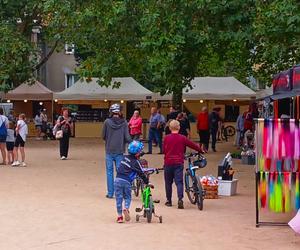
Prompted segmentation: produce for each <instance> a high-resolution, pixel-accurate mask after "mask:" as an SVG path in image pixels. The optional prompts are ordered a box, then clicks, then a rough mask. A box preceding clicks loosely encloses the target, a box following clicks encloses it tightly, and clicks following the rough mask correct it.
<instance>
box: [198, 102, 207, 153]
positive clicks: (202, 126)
mask: <svg viewBox="0 0 300 250" xmlns="http://www.w3.org/2000/svg"><path fill="white" fill-rule="evenodd" d="M197 130H198V134H199V138H200V147H201V148H202V150H203V151H207V150H208V145H209V119H208V110H207V107H203V108H202V110H201V112H200V113H199V114H198V117H197Z"/></svg>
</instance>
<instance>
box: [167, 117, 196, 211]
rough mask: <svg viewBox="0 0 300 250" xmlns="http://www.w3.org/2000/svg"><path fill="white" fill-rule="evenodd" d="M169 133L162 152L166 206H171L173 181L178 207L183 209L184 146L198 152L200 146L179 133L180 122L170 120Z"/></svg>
mask: <svg viewBox="0 0 300 250" xmlns="http://www.w3.org/2000/svg"><path fill="white" fill-rule="evenodd" d="M169 128H170V130H171V134H169V135H167V136H166V137H165V140H164V144H163V152H164V155H165V157H164V177H165V189H166V197H167V202H166V203H165V205H166V206H168V207H171V206H172V184H173V181H175V184H176V187H177V196H178V208H179V209H184V205H183V200H182V199H183V165H184V153H185V148H186V147H189V148H192V149H194V150H196V151H198V152H202V150H201V148H200V147H199V146H198V145H197V144H196V143H193V142H192V141H190V140H189V139H187V137H185V136H183V135H180V134H179V130H180V123H179V122H178V121H176V120H172V121H171V122H170V124H169Z"/></svg>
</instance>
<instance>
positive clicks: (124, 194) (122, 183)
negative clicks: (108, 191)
mask: <svg viewBox="0 0 300 250" xmlns="http://www.w3.org/2000/svg"><path fill="white" fill-rule="evenodd" d="M143 149H144V145H143V143H142V142H140V141H132V142H131V143H130V144H129V145H128V153H129V154H128V155H125V156H124V159H123V160H122V161H121V164H120V166H119V167H118V168H117V176H116V179H115V196H116V206H117V213H118V218H117V222H118V223H122V222H123V214H124V216H125V220H126V221H129V220H130V215H129V208H130V203H131V184H132V182H133V180H134V179H135V178H136V175H138V176H139V177H140V178H141V179H142V180H143V182H144V183H145V184H148V182H149V181H148V178H147V176H146V175H145V173H144V171H143V168H142V165H141V163H140V162H139V157H140V155H141V153H142V151H143ZM123 200H124V201H125V208H124V209H123Z"/></svg>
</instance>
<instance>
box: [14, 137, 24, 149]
mask: <svg viewBox="0 0 300 250" xmlns="http://www.w3.org/2000/svg"><path fill="white" fill-rule="evenodd" d="M24 146H25V142H24V140H23V138H22V137H21V136H20V135H17V138H16V141H15V147H17V148H18V147H22V148H23V147H24Z"/></svg>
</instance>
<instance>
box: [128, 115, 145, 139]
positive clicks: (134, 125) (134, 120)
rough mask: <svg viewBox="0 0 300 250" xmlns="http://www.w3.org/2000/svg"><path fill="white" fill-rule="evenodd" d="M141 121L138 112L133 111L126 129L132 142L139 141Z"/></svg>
mask: <svg viewBox="0 0 300 250" xmlns="http://www.w3.org/2000/svg"><path fill="white" fill-rule="evenodd" d="M142 126H143V119H142V117H141V116H140V112H139V111H138V110H135V111H134V113H133V116H132V117H131V119H130V120H129V123H128V127H129V130H130V136H131V138H132V140H139V139H140V137H141V134H142Z"/></svg>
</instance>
